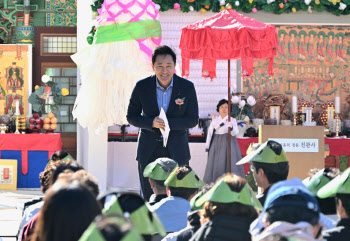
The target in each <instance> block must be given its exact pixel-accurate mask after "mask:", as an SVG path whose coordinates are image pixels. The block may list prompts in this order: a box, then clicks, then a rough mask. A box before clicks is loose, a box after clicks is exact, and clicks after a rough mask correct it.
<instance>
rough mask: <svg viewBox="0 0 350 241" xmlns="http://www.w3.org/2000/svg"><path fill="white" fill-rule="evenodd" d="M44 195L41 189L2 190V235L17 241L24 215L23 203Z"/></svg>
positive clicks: (0, 222) (4, 237)
mask: <svg viewBox="0 0 350 241" xmlns="http://www.w3.org/2000/svg"><path fill="white" fill-rule="evenodd" d="M39 196H42V193H41V191H40V190H16V191H9V190H0V237H2V238H3V241H15V240H16V239H15V238H14V237H15V236H16V234H17V231H18V227H19V223H20V221H21V217H22V209H23V204H24V203H25V202H27V201H29V200H31V199H33V198H37V197H39Z"/></svg>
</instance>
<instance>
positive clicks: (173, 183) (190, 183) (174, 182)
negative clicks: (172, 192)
mask: <svg viewBox="0 0 350 241" xmlns="http://www.w3.org/2000/svg"><path fill="white" fill-rule="evenodd" d="M187 167H188V168H191V167H189V166H187ZM176 170H177V168H175V169H174V170H173V171H172V172H171V173H170V175H169V177H168V178H167V179H166V180H165V182H164V185H165V186H168V187H185V188H201V187H204V185H205V183H204V182H203V181H202V180H201V179H200V178H199V177H198V176H197V174H196V173H195V172H194V171H193V170H192V168H191V171H190V172H189V173H187V175H186V176H184V178H182V179H181V180H179V179H178V178H177V175H176Z"/></svg>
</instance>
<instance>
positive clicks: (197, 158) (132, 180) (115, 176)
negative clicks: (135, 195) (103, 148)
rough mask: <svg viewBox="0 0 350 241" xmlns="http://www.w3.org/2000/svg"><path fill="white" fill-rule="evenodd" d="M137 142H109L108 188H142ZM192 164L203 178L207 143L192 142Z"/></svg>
mask: <svg viewBox="0 0 350 241" xmlns="http://www.w3.org/2000/svg"><path fill="white" fill-rule="evenodd" d="M136 148H137V143H136V142H109V143H108V155H107V158H108V164H107V167H108V172H107V173H108V174H107V175H108V176H107V185H108V188H113V187H120V188H125V189H128V190H133V191H137V190H140V182H139V176H138V170H137V161H136V160H135V158H136ZM190 151H191V157H192V159H191V160H190V166H191V167H192V169H194V171H195V172H196V173H197V175H198V176H199V177H200V178H203V176H204V171H205V166H206V164H207V152H205V143H190Z"/></svg>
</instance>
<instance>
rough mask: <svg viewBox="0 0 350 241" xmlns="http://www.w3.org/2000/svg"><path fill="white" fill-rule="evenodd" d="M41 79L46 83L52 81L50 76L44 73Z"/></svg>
mask: <svg viewBox="0 0 350 241" xmlns="http://www.w3.org/2000/svg"><path fill="white" fill-rule="evenodd" d="M41 81H42V82H44V83H45V84H46V83H47V82H49V81H50V76H48V75H46V74H44V75H43V76H42V77H41Z"/></svg>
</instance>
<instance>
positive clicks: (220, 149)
mask: <svg viewBox="0 0 350 241" xmlns="http://www.w3.org/2000/svg"><path fill="white" fill-rule="evenodd" d="M216 110H217V111H218V112H219V116H218V117H216V118H215V119H213V120H212V122H211V123H210V126H209V129H208V136H207V141H206V144H205V147H206V150H207V151H208V152H209V154H208V161H207V166H206V169H205V174H204V178H203V181H204V182H205V183H211V182H215V181H216V180H217V179H218V178H219V177H221V176H222V175H223V174H224V173H227V172H228V170H227V167H228V160H227V147H228V145H227V144H228V127H231V129H232V131H231V133H230V136H231V173H234V174H236V175H238V176H241V177H243V178H244V177H245V174H244V169H243V166H242V165H239V166H237V165H236V163H237V162H238V161H239V160H241V159H242V156H241V151H240V149H239V145H238V141H237V139H236V137H235V136H236V135H237V134H238V132H239V130H238V127H237V122H236V119H235V118H231V121H230V122H228V114H229V111H228V101H227V100H225V99H222V100H220V101H219V103H218V104H217V107H216Z"/></svg>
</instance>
